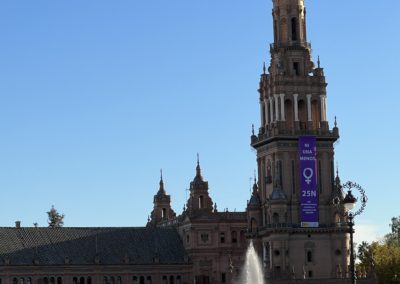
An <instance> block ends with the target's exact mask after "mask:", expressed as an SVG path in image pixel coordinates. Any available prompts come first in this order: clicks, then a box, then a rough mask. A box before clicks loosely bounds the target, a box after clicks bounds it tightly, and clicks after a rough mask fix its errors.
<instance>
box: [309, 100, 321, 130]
mask: <svg viewBox="0 0 400 284" xmlns="http://www.w3.org/2000/svg"><path fill="white" fill-rule="evenodd" d="M319 105H320V104H319V102H318V101H317V100H313V101H312V102H311V119H312V127H313V129H318V128H319V122H320V120H321V112H320V108H319Z"/></svg>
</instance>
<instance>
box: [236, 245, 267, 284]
mask: <svg viewBox="0 0 400 284" xmlns="http://www.w3.org/2000/svg"><path fill="white" fill-rule="evenodd" d="M238 284H264V274H263V268H262V265H261V259H260V258H259V257H258V255H257V252H256V251H255V249H254V245H253V241H250V244H249V247H248V248H247V252H246V261H245V264H244V267H243V270H242V274H241V277H240V281H239V283H238Z"/></svg>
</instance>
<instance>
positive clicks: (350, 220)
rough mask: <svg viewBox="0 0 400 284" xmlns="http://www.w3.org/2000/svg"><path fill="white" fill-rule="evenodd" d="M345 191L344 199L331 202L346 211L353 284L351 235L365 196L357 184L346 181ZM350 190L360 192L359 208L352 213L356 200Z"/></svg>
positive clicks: (352, 280) (362, 207) (353, 269)
mask: <svg viewBox="0 0 400 284" xmlns="http://www.w3.org/2000/svg"><path fill="white" fill-rule="evenodd" d="M345 189H347V194H346V196H345V197H344V199H343V200H342V201H341V200H340V199H339V198H338V197H336V198H335V199H334V200H333V202H334V204H335V205H340V204H342V205H343V206H344V209H345V211H346V217H347V224H348V226H349V227H350V275H351V283H352V284H355V283H356V270H355V265H354V263H355V257H354V241H353V234H354V217H355V216H357V215H360V214H361V213H362V212H363V211H364V208H365V206H366V203H367V200H368V198H367V196H366V195H365V191H364V189H363V188H362V187H361V186H360V185H359V184H357V183H354V182H351V181H348V182H346V183H345V184H344V185H343V186H342V190H345ZM352 189H357V190H358V191H359V192H360V195H361V200H360V201H361V207H360V208H359V209H358V210H357V211H355V212H352V210H353V209H354V207H355V205H356V203H357V198H355V197H354V195H353V193H352V192H351V191H352Z"/></svg>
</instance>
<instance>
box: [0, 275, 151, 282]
mask: <svg viewBox="0 0 400 284" xmlns="http://www.w3.org/2000/svg"><path fill="white" fill-rule="evenodd" d="M0 284H1V283H0ZM147 284H151V276H147Z"/></svg>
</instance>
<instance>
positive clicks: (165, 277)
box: [162, 276, 168, 284]
mask: <svg viewBox="0 0 400 284" xmlns="http://www.w3.org/2000/svg"><path fill="white" fill-rule="evenodd" d="M162 284H168V280H167V276H163V278H162Z"/></svg>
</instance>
